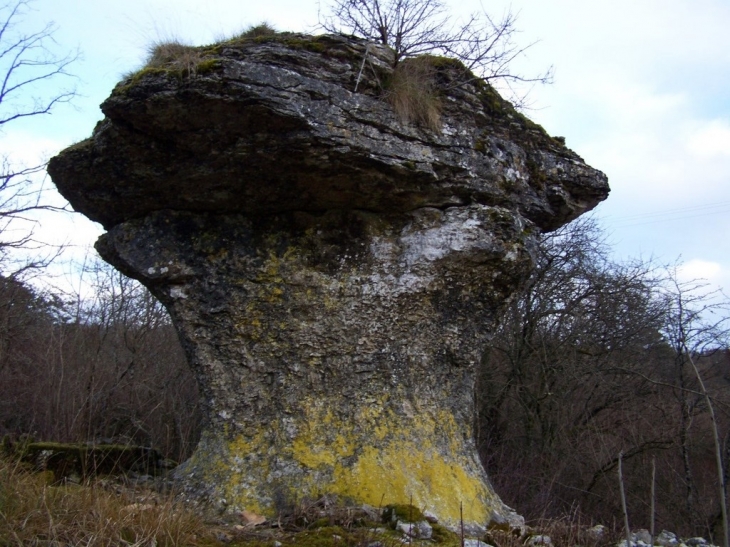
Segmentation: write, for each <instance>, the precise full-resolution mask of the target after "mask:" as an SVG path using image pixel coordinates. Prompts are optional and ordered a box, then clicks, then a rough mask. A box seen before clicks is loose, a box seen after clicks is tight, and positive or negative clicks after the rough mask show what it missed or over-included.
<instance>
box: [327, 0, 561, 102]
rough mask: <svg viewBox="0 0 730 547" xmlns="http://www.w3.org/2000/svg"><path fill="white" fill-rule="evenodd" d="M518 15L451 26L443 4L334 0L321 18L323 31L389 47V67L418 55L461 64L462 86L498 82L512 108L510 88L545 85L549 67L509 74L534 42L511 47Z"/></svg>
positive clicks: (434, 0) (432, 0) (520, 98)
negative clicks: (391, 57) (477, 81)
mask: <svg viewBox="0 0 730 547" xmlns="http://www.w3.org/2000/svg"><path fill="white" fill-rule="evenodd" d="M516 21H517V16H516V15H515V14H513V13H512V12H510V11H507V12H506V13H505V14H504V15H503V17H502V18H501V19H494V18H492V17H491V16H490V15H489V14H488V13H486V11H482V13H475V14H472V15H470V16H469V17H468V18H467V19H466V21H463V22H461V23H457V22H454V21H453V20H452V18H451V17H450V16H449V15H448V14H447V9H446V5H445V4H444V2H443V1H442V0H333V1H332V3H331V4H330V15H329V16H324V17H320V25H321V26H322V27H323V28H324V29H325V30H326V31H328V32H337V33H343V34H352V35H356V36H361V37H363V38H366V39H368V40H372V41H374V42H379V43H381V44H384V45H387V46H390V47H391V48H392V49H393V52H394V54H395V55H394V64H395V65H397V64H398V63H399V62H400V61H401V60H403V59H404V58H408V57H414V56H417V55H422V54H431V55H443V56H447V57H453V58H455V59H458V60H459V61H461V62H462V63H463V64H464V66H465V68H466V70H465V74H464V77H463V78H462V79H461V83H462V84H463V83H465V82H467V81H469V80H473V79H475V78H476V79H480V80H483V81H485V82H488V83H492V82H496V81H499V82H500V83H502V84H505V85H504V87H506V88H507V90H509V92H510V93H511V97H510V98H511V99H513V100H514V101H516V103H517V105H518V106H519V105H524V104H525V100H524V95H522V94H520V93H518V92H516V91H515V89H514V85H515V84H518V83H519V84H523V83H550V82H551V81H552V68H550V69H548V70H547V71H545V72H544V73H542V74H538V75H534V76H525V75H523V74H519V73H516V72H514V71H513V70H512V68H511V66H512V64H513V62H514V61H515V60H516V59H517V58H518V57H520V56H522V55H523V54H524V53H525V51H526V50H527V49H529V48H530V47H532V46H533V45H534V44H535V42H533V43H530V44H528V45H526V46H519V45H517V44H516V43H515V41H514V37H515V33H516V32H517V29H516V26H515V24H516Z"/></svg>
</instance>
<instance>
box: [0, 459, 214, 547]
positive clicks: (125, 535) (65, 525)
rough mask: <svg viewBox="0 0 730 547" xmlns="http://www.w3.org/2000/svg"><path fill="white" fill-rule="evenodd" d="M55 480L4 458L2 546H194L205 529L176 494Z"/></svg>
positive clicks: (0, 486) (0, 510)
mask: <svg viewBox="0 0 730 547" xmlns="http://www.w3.org/2000/svg"><path fill="white" fill-rule="evenodd" d="M50 482H51V481H50V480H49V476H48V474H44V473H40V474H39V473H31V472H30V470H29V469H27V468H26V467H24V466H23V465H21V464H18V463H15V462H12V461H9V460H7V459H2V460H0V545H2V546H8V547H10V546H21V545H49V546H50V545H52V546H59V547H60V546H64V545H69V546H70V545H84V546H89V547H92V546H97V545H99V546H101V545H134V546H142V545H156V546H173V545H194V544H197V543H198V540H199V538H201V537H202V536H203V535H204V534H205V533H206V531H205V528H204V525H203V522H202V520H201V519H200V518H199V517H198V516H197V515H196V514H194V513H193V512H192V511H190V510H188V509H186V508H185V507H183V506H182V505H180V504H179V503H178V502H176V501H175V500H174V499H173V498H172V497H171V496H167V497H164V496H159V495H154V494H152V493H149V492H148V493H147V494H146V495H144V496H141V495H140V494H139V493H138V492H136V493H135V491H131V490H130V491H127V492H114V491H110V489H109V488H104V486H103V485H102V484H101V483H95V484H92V485H76V484H64V485H58V486H53V485H51V484H50Z"/></svg>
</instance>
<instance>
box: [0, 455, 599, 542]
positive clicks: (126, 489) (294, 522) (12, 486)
mask: <svg viewBox="0 0 730 547" xmlns="http://www.w3.org/2000/svg"><path fill="white" fill-rule="evenodd" d="M396 510H397V511H399V512H398V515H399V518H400V517H401V516H404V515H407V514H419V515H420V512H419V511H418V510H417V509H416V508H410V507H407V506H405V507H399V508H396ZM393 511H394V510H393V509H392V508H391V509H390V510H384V511H378V510H372V509H371V510H369V511H368V510H364V509H362V508H357V507H347V506H344V505H343V504H340V503H337V502H336V501H335V500H330V499H326V498H323V499H322V500H317V501H316V502H313V503H310V504H308V505H302V506H301V507H300V508H298V509H297V510H296V511H295V512H294V513H293V514H291V515H288V516H287V517H285V518H281V519H279V520H278V521H277V522H273V523H272V522H260V521H261V520H263V519H262V518H257V515H251V514H245V515H244V514H242V515H240V518H239V517H234V518H233V519H232V520H231V519H230V518H229V519H228V520H227V521H225V522H224V521H211V520H206V519H204V518H203V517H202V516H201V515H200V514H199V513H198V512H196V511H195V510H194V508H192V507H190V506H188V505H186V504H184V503H183V502H182V501H180V500H179V498H176V497H175V496H174V495H173V494H161V493H160V492H158V491H156V490H152V489H150V488H144V487H138V486H132V485H130V484H129V483H128V482H127V481H125V480H123V479H121V478H118V477H117V478H95V479H90V480H86V481H83V482H81V483H79V484H77V483H73V482H68V481H66V482H62V481H61V482H58V481H55V480H54V476H53V473H51V472H49V471H45V472H37V471H34V470H33V469H32V468H31V467H30V466H29V465H28V464H24V463H18V462H17V461H13V460H11V459H9V458H2V459H0V547H10V546H41V545H42V546H49V547H50V546H53V547H62V546H69V547H70V546H81V545H83V546H89V547H92V546H102V545H103V546H111V545H114V546H116V545H125V546H139V547H162V546H165V547H166V546H178V545H179V546H205V547H216V546H224V545H227V546H248V547H288V546H290V545H292V546H293V545H297V546H303V547H320V546H322V547H324V546H337V547H376V546H377V547H396V546H402V545H403V544H404V543H408V540H407V539H404V536H403V535H402V534H401V533H400V532H396V531H395V530H392V529H391V528H390V527H389V526H388V524H387V523H383V520H386V521H391V520H394V519H393V518H385V519H383V518H381V517H380V514H381V513H382V514H383V515H385V516H386V517H389V516H392V513H393ZM401 513H403V515H401ZM433 527H434V534H433V538H432V539H430V540H412V542H411V543H412V544H413V545H424V546H425V545H442V546H448V547H458V546H460V545H461V538H460V537H459V535H457V534H455V533H453V532H452V531H450V530H447V529H446V528H444V527H441V526H439V525H438V524H434V525H433ZM582 530H583V529H582V528H580V527H575V526H572V525H571V524H570V523H560V522H555V521H553V522H551V523H549V524H548V525H546V526H543V533H547V534H549V535H551V536H552V538H553V545H554V546H555V547H558V546H561V545H566V546H570V547H574V546H575V545H584V546H586V547H595V546H597V545H598V542H597V541H591V540H590V539H589V538H587V537H586V536H585V535H584V534H583V532H582ZM482 539H484V540H485V541H488V542H489V543H491V544H492V545H496V546H498V547H518V546H522V545H523V542H524V538H518V537H516V536H514V535H513V534H511V533H508V532H497V531H494V532H492V533H490V534H488V536H487V537H485V538H482ZM604 543H605V542H604Z"/></svg>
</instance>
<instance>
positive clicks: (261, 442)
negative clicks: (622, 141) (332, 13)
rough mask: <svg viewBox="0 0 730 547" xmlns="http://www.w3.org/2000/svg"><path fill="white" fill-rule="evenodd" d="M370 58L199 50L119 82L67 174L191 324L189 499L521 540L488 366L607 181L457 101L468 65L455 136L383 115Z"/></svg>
mask: <svg viewBox="0 0 730 547" xmlns="http://www.w3.org/2000/svg"><path fill="white" fill-rule="evenodd" d="M366 46H367V44H366V42H364V41H360V40H357V39H354V38H347V37H343V36H316V37H312V36H305V35H295V34H277V35H273V36H267V37H259V38H255V39H254V38H250V39H247V38H240V39H237V40H232V41H230V42H225V43H221V44H217V45H214V46H210V47H201V48H189V51H188V52H187V53H188V57H187V59H188V60H187V61H186V62H187V65H184V66H183V65H181V63H180V62H179V60H171V61H169V63H168V64H167V65H165V64H163V65H161V66H156V67H148V68H145V69H143V70H141V71H140V72H138V73H136V74H134V75H131V76H129V77H127V78H126V79H125V80H123V81H122V82H121V83H119V84H118V85H117V86H116V88H115V89H114V90H113V92H112V94H111V96H110V97H109V98H108V99H107V100H106V101H105V102H104V103H103V105H102V110H103V112H104V114H105V116H106V117H105V119H104V120H103V121H101V122H100V123H99V124H98V125H97V127H96V128H95V130H94V132H93V135H92V136H91V137H90V138H89V139H87V140H84V141H82V142H80V143H78V144H76V145H74V146H71V147H70V148H68V149H66V150H64V151H63V152H61V153H60V154H59V155H58V156H56V157H55V158H53V159H52V160H51V162H50V163H49V166H48V171H49V173H50V174H51V176H52V178H53V180H54V182H55V184H56V185H57V187H58V189H59V191H60V192H61V193H62V194H63V195H64V196H65V197H66V198H67V199H68V200H69V202H70V203H71V204H72V205H73V207H74V208H75V209H76V210H78V211H80V212H82V213H84V214H85V215H86V216H88V217H89V218H91V219H92V220H95V221H98V222H100V223H101V224H102V225H103V226H104V227H105V229H106V230H107V232H106V233H105V234H104V235H102V236H101V238H100V239H99V241H98V242H97V245H96V246H97V249H98V251H99V253H100V254H101V255H102V257H103V258H104V259H105V260H107V261H108V262H110V263H111V264H113V265H114V266H115V267H116V268H118V269H119V270H121V271H122V272H124V273H125V274H127V275H129V276H131V277H134V278H135V279H138V280H139V281H141V282H142V283H143V284H144V285H145V286H147V287H148V288H149V290H150V291H151V292H152V293H153V294H154V295H155V296H156V297H157V298H158V299H159V300H160V301H161V302H162V303H163V304H164V305H165V306H166V307H167V309H168V310H169V312H170V315H171V317H172V320H173V322H174V324H175V327H176V328H177V331H178V333H179V336H180V339H181V341H182V343H183V346H184V348H185V351H186V353H187V356H188V360H189V362H190V364H191V366H192V367H193V369H194V371H195V373H196V376H197V380H198V382H199V386H200V391H201V398H202V400H201V404H202V406H203V408H204V411H205V416H206V423H205V426H204V432H203V434H202V438H201V441H200V443H199V445H198V447H197V448H196V450H195V452H194V454H193V455H192V457H191V458H190V459H189V460H188V461H187V462H185V463H184V464H183V465H181V466H180V467H179V468H178V470H177V471H176V476H177V478H178V479H179V480H180V481H182V483H183V485H184V486H185V488H186V489H187V490H188V492H190V493H191V494H192V495H194V496H196V497H197V498H199V499H203V500H206V501H207V502H209V503H210V504H212V506H214V507H216V508H218V509H220V510H229V511H234V510H235V511H239V510H244V509H245V510H248V511H253V512H255V513H259V514H264V515H273V514H275V513H276V512H277V511H282V510H285V509H286V508H287V507H290V506H291V505H292V504H293V503H296V502H297V501H298V500H302V499H305V498H308V497H309V498H311V497H314V496H318V495H321V494H325V493H329V494H336V495H339V496H341V497H343V498H346V499H351V500H353V501H355V502H359V503H369V504H371V505H375V506H377V505H380V504H381V503H383V504H388V503H403V502H406V503H407V502H409V501H410V500H412V503H413V504H414V505H417V506H419V507H421V508H423V509H424V510H429V511H430V512H431V513H433V514H435V515H436V516H437V517H438V518H439V519H441V520H442V522H445V523H446V524H450V525H455V524H457V523H459V520H460V506H461V507H463V519H464V522H465V523H466V525H467V526H474V527H483V526H485V525H486V524H487V523H488V522H490V519H491V520H492V521H493V522H504V519H505V518H506V517H508V516H509V512H510V509H509V508H507V507H506V506H505V505H504V504H503V503H502V502H501V501H500V499H499V497H498V496H497V494H496V493H495V492H494V491H493V489H492V487H491V486H490V483H489V481H488V478H487V476H486V474H485V471H484V469H483V467H482V465H481V463H480V461H479V457H478V454H477V451H476V447H475V442H474V436H473V421H474V408H473V389H474V376H475V369H476V367H477V366H478V363H479V361H480V355H481V353H482V351H483V349H484V347H485V346H486V344H487V343H488V340H489V332H490V328H491V327H492V326H493V324H494V322H495V320H496V319H497V318H498V316H499V313H500V310H501V309H502V308H503V306H504V304H505V303H506V302H507V301H508V299H509V298H510V295H512V294H513V292H514V291H515V290H516V289H517V288H518V287H519V285H520V283H521V281H522V280H524V278H525V276H526V275H527V274H528V273H529V271H530V269H531V267H532V258H531V253H532V251H533V249H534V245H535V242H536V240H537V237H538V235H539V234H540V233H541V232H542V231H547V230H552V229H555V228H557V227H559V226H561V225H563V224H565V223H567V222H569V221H570V220H572V219H573V218H575V217H577V216H578V215H580V214H581V213H583V212H584V211H587V210H589V209H591V208H592V207H594V206H595V205H596V204H597V203H598V202H600V201H601V200H603V199H605V198H606V196H607V195H608V184H607V180H606V177H605V175H603V174H602V173H601V172H599V171H596V170H595V169H593V168H591V167H589V166H587V165H586V164H585V163H584V162H583V160H582V159H581V158H580V157H578V156H577V155H576V154H575V153H573V152H572V151H570V150H568V149H567V148H566V147H565V146H564V144H563V141H562V139H559V138H557V139H554V138H551V137H550V136H549V135H548V134H547V133H546V132H545V131H544V130H543V129H542V128H541V127H540V126H538V125H536V124H534V123H532V122H530V121H529V120H528V119H527V118H525V117H524V116H522V115H521V114H519V113H518V112H516V111H515V110H514V109H513V108H512V106H511V105H510V104H509V103H508V102H506V101H504V100H502V99H501V98H500V97H499V95H498V94H497V93H496V92H495V91H494V90H493V89H492V88H491V87H489V86H487V85H484V84H481V83H479V82H476V83H475V82H471V83H470V82H466V83H460V84H458V83H457V84H456V85H454V83H455V81H456V80H455V78H458V77H459V74H462V75H463V73H461V72H459V67H458V63H455V62H453V61H449V60H445V59H442V58H429V59H430V62H431V63H432V64H433V67H434V68H433V75H432V77H433V78H435V80H436V84H437V87H438V88H439V89H440V96H439V98H438V101H439V102H440V109H441V118H440V124H441V128H440V130H439V131H432V130H429V129H425V128H422V127H420V126H419V125H418V124H415V123H411V122H408V121H404V120H403V119H402V118H401V117H399V116H398V115H397V114H396V113H395V112H394V110H393V108H392V107H391V106H390V104H389V102H388V101H387V100H384V98H383V94H384V92H383V87H387V86H384V84H383V82H387V81H388V77H389V75H390V74H391V73H392V69H391V66H392V52H391V51H390V50H389V49H387V48H385V47H380V46H375V45H370V46H369V47H367V53H366ZM366 56H367V58H365V57H366ZM190 59H192V60H190ZM363 61H365V62H363ZM361 67H364V69H363V70H362V73H361ZM457 73H458V74H457ZM356 89H357V91H355V90H356Z"/></svg>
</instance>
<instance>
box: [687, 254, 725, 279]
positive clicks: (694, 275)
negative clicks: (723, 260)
mask: <svg viewBox="0 0 730 547" xmlns="http://www.w3.org/2000/svg"><path fill="white" fill-rule="evenodd" d="M722 270H723V268H722V266H721V265H720V264H719V263H717V262H712V261H709V260H702V259H700V258H694V259H692V260H690V261H688V262H685V263H683V264H682V265H680V266H679V268H678V269H677V275H678V277H679V279H680V280H681V281H685V282H689V281H695V280H705V281H707V282H708V283H712V284H716V283H718V282H719V281H720V278H721V277H722V274H723V271H722Z"/></svg>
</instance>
